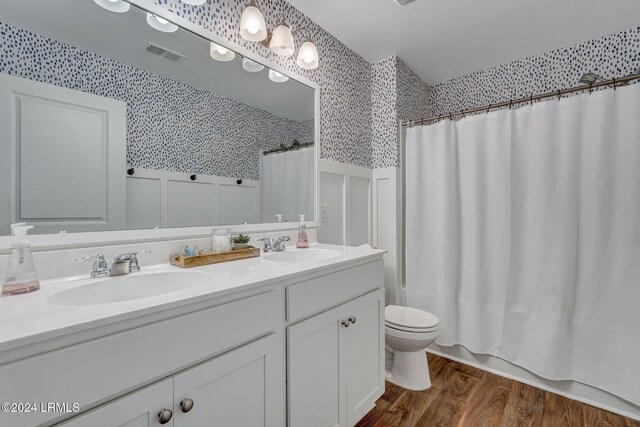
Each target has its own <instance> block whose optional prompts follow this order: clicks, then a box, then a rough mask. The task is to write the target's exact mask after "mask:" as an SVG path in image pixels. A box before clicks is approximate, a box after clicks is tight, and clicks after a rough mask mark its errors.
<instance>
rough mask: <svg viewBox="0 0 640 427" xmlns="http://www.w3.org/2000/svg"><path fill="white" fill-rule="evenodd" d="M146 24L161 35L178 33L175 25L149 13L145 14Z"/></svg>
mask: <svg viewBox="0 0 640 427" xmlns="http://www.w3.org/2000/svg"><path fill="white" fill-rule="evenodd" d="M147 24H149V25H150V26H151V28H154V29H156V30H158V31H162V32H163V33H173V32H174V31H178V26H177V25H176V24H173V23H171V22H169V21H168V20H166V19H164V18H162V17H161V16H157V15H154V14H153V13H149V12H147Z"/></svg>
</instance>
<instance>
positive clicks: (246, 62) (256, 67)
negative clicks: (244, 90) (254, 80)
mask: <svg viewBox="0 0 640 427" xmlns="http://www.w3.org/2000/svg"><path fill="white" fill-rule="evenodd" d="M242 68H243V69H244V70H245V71H248V72H250V73H257V72H259V71H262V70H263V69H264V65H262V64H258V63H257V62H253V61H252V60H250V59H248V58H242Z"/></svg>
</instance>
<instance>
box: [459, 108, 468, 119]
mask: <svg viewBox="0 0 640 427" xmlns="http://www.w3.org/2000/svg"><path fill="white" fill-rule="evenodd" d="M460 114H461V115H462V118H463V119H464V118H465V117H467V116H466V115H465V114H464V110H462V111H460Z"/></svg>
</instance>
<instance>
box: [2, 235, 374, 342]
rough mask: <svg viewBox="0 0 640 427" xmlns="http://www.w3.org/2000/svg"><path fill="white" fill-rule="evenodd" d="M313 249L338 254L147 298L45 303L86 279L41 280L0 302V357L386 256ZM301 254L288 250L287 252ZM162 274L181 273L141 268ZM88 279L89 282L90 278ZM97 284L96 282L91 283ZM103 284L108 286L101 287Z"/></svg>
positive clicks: (252, 267)
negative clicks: (36, 285) (33, 288)
mask: <svg viewBox="0 0 640 427" xmlns="http://www.w3.org/2000/svg"><path fill="white" fill-rule="evenodd" d="M312 248H317V249H333V250H337V251H339V252H340V255H338V256H336V257H334V258H330V259H325V260H317V261H316V260H314V261H308V262H275V261H269V260H266V259H265V256H264V254H263V255H262V256H260V257H258V258H251V259H246V260H241V261H233V262H226V263H221V264H213V265H208V266H203V267H196V268H191V269H188V270H186V271H199V272H203V273H206V274H209V275H210V276H211V281H210V282H208V283H206V284H203V285H200V286H198V287H189V288H185V289H184V290H179V291H175V292H171V293H166V294H161V295H157V296H153V297H148V298H141V299H135V300H128V301H123V302H113V303H105V304H91V305H59V304H53V303H51V302H50V301H49V298H50V297H51V296H52V295H54V294H57V293H59V292H61V291H65V290H67V289H71V288H74V287H79V286H85V285H87V284H88V283H90V281H88V280H87V279H88V278H87V276H86V275H84V276H80V277H78V276H75V277H69V278H64V279H56V280H45V281H41V282H40V285H41V289H40V290H39V291H37V292H33V293H30V294H25V295H16V296H4V297H0V353H1V352H3V351H7V350H12V349H16V348H18V347H21V346H25V345H30V344H34V343H38V342H41V341H45V340H49V339H53V338H58V337H61V336H64V335H68V334H73V333H76V332H81V331H85V330H87V329H91V328H96V327H100V326H105V325H109V324H113V323H117V322H122V321H126V320H129V319H132V318H136V317H139V316H144V315H148V314H151V313H157V312H161V311H164V310H169V309H171V308H175V307H180V306H185V305H188V304H192V303H195V302H198V301H202V300H206V299H211V298H217V297H221V296H224V295H228V294H231V293H234V292H239V291H242V290H247V289H251V288H254V287H258V286H262V285H265V284H268V283H273V282H274V281H279V280H285V279H291V278H295V277H296V276H301V275H304V274H308V273H311V272H314V271H319V270H322V269H326V268H331V267H337V266H339V265H340V264H344V263H349V262H352V261H356V260H360V259H366V258H372V259H373V258H376V257H379V256H381V255H382V254H383V253H385V251H383V250H378V249H372V248H370V247H350V246H336V245H324V244H316V245H312ZM296 250H300V251H304V249H295V248H293V249H292V248H287V251H296ZM161 271H185V270H183V269H181V268H178V267H174V266H172V265H170V264H161V265H155V266H144V265H143V266H142V271H141V272H139V273H132V274H136V275H138V274H148V273H151V272H161ZM89 280H91V279H89ZM94 280H97V279H94ZM105 285H107V284H105Z"/></svg>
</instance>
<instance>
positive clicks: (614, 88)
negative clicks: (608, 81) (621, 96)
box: [613, 77, 616, 90]
mask: <svg viewBox="0 0 640 427" xmlns="http://www.w3.org/2000/svg"><path fill="white" fill-rule="evenodd" d="M613 90H616V78H615V77H614V78H613Z"/></svg>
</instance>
